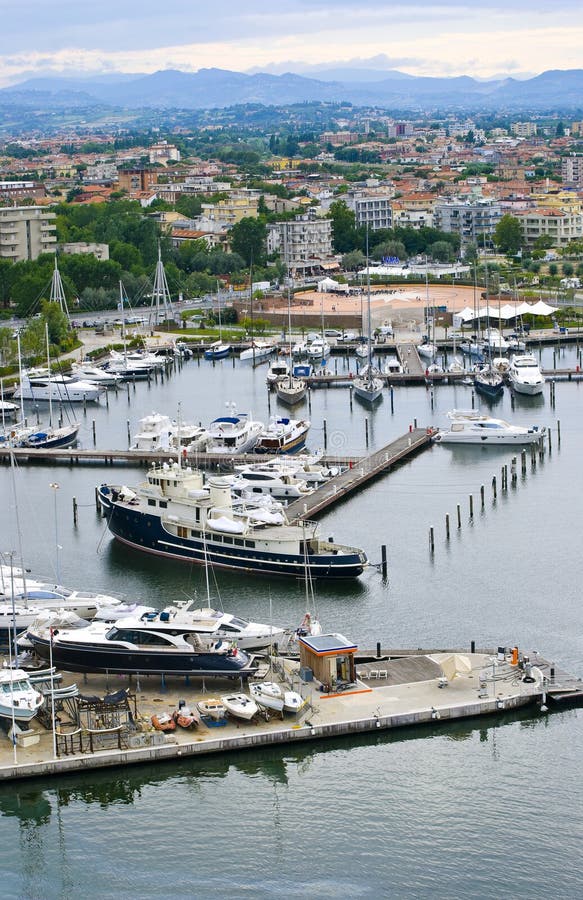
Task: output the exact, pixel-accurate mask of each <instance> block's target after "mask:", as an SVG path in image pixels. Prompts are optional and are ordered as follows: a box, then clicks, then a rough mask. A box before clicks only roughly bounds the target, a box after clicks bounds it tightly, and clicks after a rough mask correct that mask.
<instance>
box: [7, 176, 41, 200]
mask: <svg viewBox="0 0 583 900" xmlns="http://www.w3.org/2000/svg"><path fill="white" fill-rule="evenodd" d="M46 195H47V192H46V190H45V186H44V184H42V183H41V182H38V181H0V200H7V201H8V202H9V203H18V202H19V201H22V200H39V199H42V198H43V197H46Z"/></svg>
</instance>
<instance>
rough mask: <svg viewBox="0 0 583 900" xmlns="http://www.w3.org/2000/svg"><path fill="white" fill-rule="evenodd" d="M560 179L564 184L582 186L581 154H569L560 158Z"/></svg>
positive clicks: (582, 167) (582, 163) (582, 157)
mask: <svg viewBox="0 0 583 900" xmlns="http://www.w3.org/2000/svg"><path fill="white" fill-rule="evenodd" d="M561 178H562V179H563V181H564V182H565V184H577V185H581V184H583V153H571V154H570V155H569V156H564V157H563V158H562V160H561Z"/></svg>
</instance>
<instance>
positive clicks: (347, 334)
mask: <svg viewBox="0 0 583 900" xmlns="http://www.w3.org/2000/svg"><path fill="white" fill-rule="evenodd" d="M357 339H358V335H357V333H356V332H355V331H343V332H342V334H341V335H340V336H339V338H338V343H339V344H342V343H344V344H346V343H351V342H353V341H356V340H357Z"/></svg>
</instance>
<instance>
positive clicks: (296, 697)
mask: <svg viewBox="0 0 583 900" xmlns="http://www.w3.org/2000/svg"><path fill="white" fill-rule="evenodd" d="M305 705H306V701H305V700H304V698H303V697H302V695H301V694H298V693H297V691H284V694H283V710H284V712H288V713H294V714H295V713H298V712H299V711H300V709H302V708H303V707H304V706H305Z"/></svg>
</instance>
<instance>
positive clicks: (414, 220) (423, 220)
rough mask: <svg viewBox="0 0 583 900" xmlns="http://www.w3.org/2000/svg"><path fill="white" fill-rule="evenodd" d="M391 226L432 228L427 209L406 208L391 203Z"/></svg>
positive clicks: (431, 215)
mask: <svg viewBox="0 0 583 900" xmlns="http://www.w3.org/2000/svg"><path fill="white" fill-rule="evenodd" d="M392 227H393V228H433V213H432V212H431V210H429V209H406V208H402V207H398V206H397V205H395V204H393V226H392Z"/></svg>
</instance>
